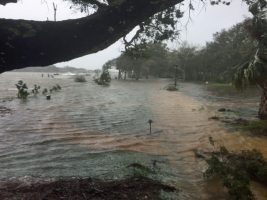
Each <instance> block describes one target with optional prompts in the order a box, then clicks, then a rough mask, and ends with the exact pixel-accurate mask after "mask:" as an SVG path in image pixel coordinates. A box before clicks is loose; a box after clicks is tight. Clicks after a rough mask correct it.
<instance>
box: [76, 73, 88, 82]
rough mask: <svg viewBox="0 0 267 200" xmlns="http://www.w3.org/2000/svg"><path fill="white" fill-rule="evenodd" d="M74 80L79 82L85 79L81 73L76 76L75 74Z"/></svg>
mask: <svg viewBox="0 0 267 200" xmlns="http://www.w3.org/2000/svg"><path fill="white" fill-rule="evenodd" d="M74 81H75V82H79V83H84V82H86V79H85V77H84V76H83V75H78V76H75V78H74Z"/></svg>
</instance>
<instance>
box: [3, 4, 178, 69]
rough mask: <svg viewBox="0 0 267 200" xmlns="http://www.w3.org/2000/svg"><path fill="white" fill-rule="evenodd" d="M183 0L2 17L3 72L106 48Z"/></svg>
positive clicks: (40, 64) (55, 61)
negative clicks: (72, 14) (35, 17)
mask: <svg viewBox="0 0 267 200" xmlns="http://www.w3.org/2000/svg"><path fill="white" fill-rule="evenodd" d="M182 1H183V0H160V1H155V0H124V1H119V2H121V3H120V4H116V5H114V6H107V7H106V8H103V9H101V10H99V11H97V12H96V13H95V14H92V15H90V16H87V17H84V18H80V19H71V20H65V21H58V22H52V21H42V22H41V21H31V20H13V19H0V73H1V72H4V71H7V70H13V69H18V68H23V67H28V66H47V65H51V64H54V63H57V62H63V61H68V60H71V59H74V58H77V57H81V56H84V55H88V54H90V53H95V52H97V51H100V50H103V49H105V48H106V47H108V46H109V45H111V44H113V43H114V42H116V41H117V40H119V39H120V38H121V37H123V36H124V35H126V34H127V33H129V32H130V31H131V30H132V29H133V28H134V27H135V26H137V25H138V24H140V23H141V22H143V21H145V20H146V19H148V18H149V17H151V16H153V15H154V14H155V13H157V12H160V11H162V10H165V9H167V8H169V7H171V6H174V5H175V4H177V3H180V2H182Z"/></svg>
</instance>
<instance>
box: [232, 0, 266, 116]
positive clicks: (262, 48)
mask: <svg viewBox="0 0 267 200" xmlns="http://www.w3.org/2000/svg"><path fill="white" fill-rule="evenodd" d="M249 11H250V12H251V13H252V14H253V19H252V20H251V21H250V25H248V30H249V31H250V33H251V35H252V36H253V37H254V38H255V39H256V40H257V41H258V47H257V51H256V53H255V55H254V57H253V58H252V59H251V60H249V61H247V62H245V63H244V64H242V65H240V66H239V67H238V69H237V71H236V73H235V75H234V83H235V86H236V87H237V88H241V89H243V88H246V87H247V86H248V85H258V86H259V87H260V88H261V90H262V95H261V101H260V106H259V113H258V114H259V118H260V119H267V2H266V0H255V1H254V2H253V3H252V4H251V5H250V8H249Z"/></svg>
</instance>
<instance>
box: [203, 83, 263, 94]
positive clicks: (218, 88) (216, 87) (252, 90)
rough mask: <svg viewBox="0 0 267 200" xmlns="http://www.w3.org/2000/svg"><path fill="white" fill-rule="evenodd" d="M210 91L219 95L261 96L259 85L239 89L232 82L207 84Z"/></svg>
mask: <svg viewBox="0 0 267 200" xmlns="http://www.w3.org/2000/svg"><path fill="white" fill-rule="evenodd" d="M206 88H207V90H208V91H210V92H212V93H214V94H216V95H218V96H241V97H255V96H260V90H259V89H258V88H257V87H255V86H254V87H249V88H247V89H245V90H237V89H236V88H235V87H234V86H233V85H232V84H229V83H228V84H227V83H209V84H208V85H206Z"/></svg>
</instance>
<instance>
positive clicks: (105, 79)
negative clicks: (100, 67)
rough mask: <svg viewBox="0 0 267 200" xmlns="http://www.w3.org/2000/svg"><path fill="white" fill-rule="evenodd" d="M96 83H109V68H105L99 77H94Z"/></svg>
mask: <svg viewBox="0 0 267 200" xmlns="http://www.w3.org/2000/svg"><path fill="white" fill-rule="evenodd" d="M94 81H95V83H97V84H98V85H109V83H110V81H111V77H110V75H109V72H108V70H104V71H103V72H102V74H101V75H100V77H99V78H96V79H94Z"/></svg>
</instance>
